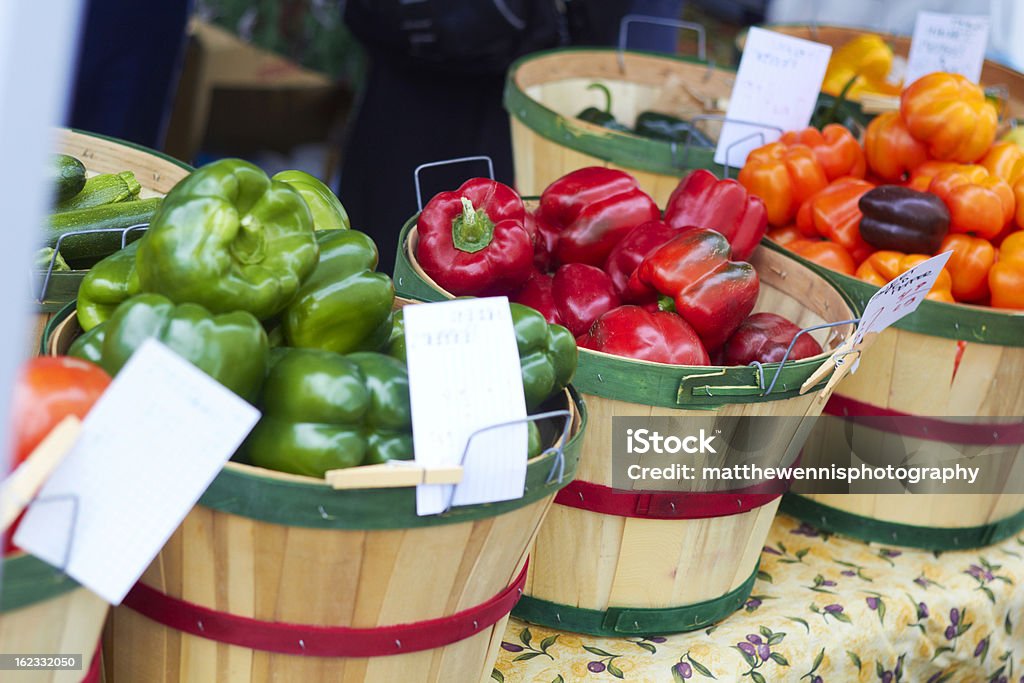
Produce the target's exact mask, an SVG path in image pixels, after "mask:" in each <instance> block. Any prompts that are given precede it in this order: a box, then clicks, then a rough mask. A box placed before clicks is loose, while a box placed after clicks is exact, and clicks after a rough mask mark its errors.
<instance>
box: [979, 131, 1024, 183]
mask: <svg viewBox="0 0 1024 683" xmlns="http://www.w3.org/2000/svg"><path fill="white" fill-rule="evenodd" d="M1022 162H1024V147H1020V146H1019V145H1018V144H1016V143H1014V142H1010V141H1009V140H1004V141H1002V142H997V143H996V144H994V145H992V147H991V148H990V149H989V150H988V154H986V155H985V157H984V158H983V159H982V160H981V161H979V162H978V163H979V164H981V165H982V166H984V167H985V168H986V169H987V170H988V172H989V173H990V174H991V175H994V176H998V177H999V178H1002V179H1003V180H1005V181H1006V182H1008V183H1010V184H1011V185H1012V184H1013V182H1014V181H1015V180H1016V179H1017V176H1018V175H1020V173H1021V171H1024V163H1022Z"/></svg>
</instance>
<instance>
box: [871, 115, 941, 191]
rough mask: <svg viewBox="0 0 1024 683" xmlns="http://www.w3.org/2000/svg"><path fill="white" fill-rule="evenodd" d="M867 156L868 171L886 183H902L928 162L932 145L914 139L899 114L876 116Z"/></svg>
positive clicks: (872, 123)
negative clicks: (912, 172) (929, 149)
mask: <svg viewBox="0 0 1024 683" xmlns="http://www.w3.org/2000/svg"><path fill="white" fill-rule="evenodd" d="M864 157H865V159H866V160H867V162H868V168H870V169H871V171H872V172H873V173H874V174H875V175H877V176H878V177H879V178H881V179H882V180H884V181H886V182H889V183H899V182H902V181H903V180H904V178H905V177H907V176H908V175H909V174H910V172H911V171H913V170H914V169H915V168H917V167H918V166H920V165H921V164H923V163H924V162H926V161H928V146H927V145H925V144H924V143H923V142H918V141H917V140H915V139H914V138H913V136H912V135H911V134H910V132H909V131H908V130H907V127H906V126H905V125H903V120H902V119H901V118H900V115H899V112H895V111H890V112H886V113H885V114H882V115H880V116H876V117H875V119H874V120H873V121H872V122H871V123H869V124H868V129H867V131H865V133H864Z"/></svg>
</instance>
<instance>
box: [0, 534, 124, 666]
mask: <svg viewBox="0 0 1024 683" xmlns="http://www.w3.org/2000/svg"><path fill="white" fill-rule="evenodd" d="M3 563H4V567H3V577H2V579H0V580H2V585H0V652H3V653H5V654H25V655H32V654H37V655H38V654H47V653H49V654H54V655H58V654H81V655H82V670H81V671H33V672H32V673H26V672H21V673H15V672H11V673H9V674H8V675H7V676H6V677H5V679H6V678H10V679H14V680H24V681H33V682H36V683H79V681H81V682H82V683H97V681H99V671H98V667H99V661H98V660H99V651H98V650H97V647H96V644H97V643H98V642H99V639H100V633H101V632H102V630H103V622H104V621H105V620H106V617H107V609H108V608H109V605H108V604H107V603H106V601H104V600H103V599H102V598H100V597H99V596H97V595H96V594H95V593H93V592H92V591H90V590H89V589H87V588H83V587H82V586H80V585H78V584H77V583H76V582H75V581H74V580H72V579H70V578H68V577H67V576H65V575H64V574H61V573H60V572H59V571H58V570H56V569H54V568H53V567H51V566H50V565H48V564H46V563H45V562H43V561H42V560H39V559H36V558H35V557H32V556H31V555H26V554H24V553H18V554H15V555H11V556H9V557H6V558H4V560H3Z"/></svg>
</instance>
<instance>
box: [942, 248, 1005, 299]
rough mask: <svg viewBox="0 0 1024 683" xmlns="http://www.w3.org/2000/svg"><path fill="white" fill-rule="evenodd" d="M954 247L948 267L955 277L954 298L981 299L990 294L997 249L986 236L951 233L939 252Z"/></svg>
mask: <svg viewBox="0 0 1024 683" xmlns="http://www.w3.org/2000/svg"><path fill="white" fill-rule="evenodd" d="M950 250H952V252H953V253H952V254H951V255H950V257H949V261H947V262H946V270H948V271H949V274H950V276H951V277H952V278H953V286H952V292H953V298H954V299H956V300H957V301H964V302H972V301H981V300H983V299H985V298H987V297H988V271H989V269H990V268H992V264H993V263H995V262H996V248H995V247H993V246H992V243H991V242H989V241H988V240H987V239H984V238H982V237H971V236H970V235H947V236H946V239H944V240H943V241H942V246H940V247H939V253H940V254H941V253H943V252H947V251H950Z"/></svg>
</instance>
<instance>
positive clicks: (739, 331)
mask: <svg viewBox="0 0 1024 683" xmlns="http://www.w3.org/2000/svg"><path fill="white" fill-rule="evenodd" d="M799 332H800V328H799V327H797V326H796V325H795V324H794V323H793V322H791V321H790V320H787V319H786V318H783V317H782V316H781V315H778V314H776V313H755V314H754V315H752V316H750V317H748V318H747V319H746V320H744V321H743V322H742V323H740V326H739V327H738V328H736V331H735V332H733V334H732V336H731V337H729V341H727V342H726V343H725V347H724V363H725V365H750V364H751V363H752V362H754V361H757V362H759V363H778V362H779V361H781V360H782V358H783V356H785V355H786V349H788V348H789V345H790V344H791V343H792V342H793V339H794V338H795V337H796V335H797V334H798V333H799ZM819 353H821V345H820V344H818V342H817V341H815V339H814V337H812V336H810V335H807V334H804V335H800V338H799V339H797V341H796V344H794V345H793V350H792V351H790V353H789V357H788V358H787V359H786V360H787V362H788V361H791V360H800V359H801V358H810V357H811V356H816V355H818V354H819Z"/></svg>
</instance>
